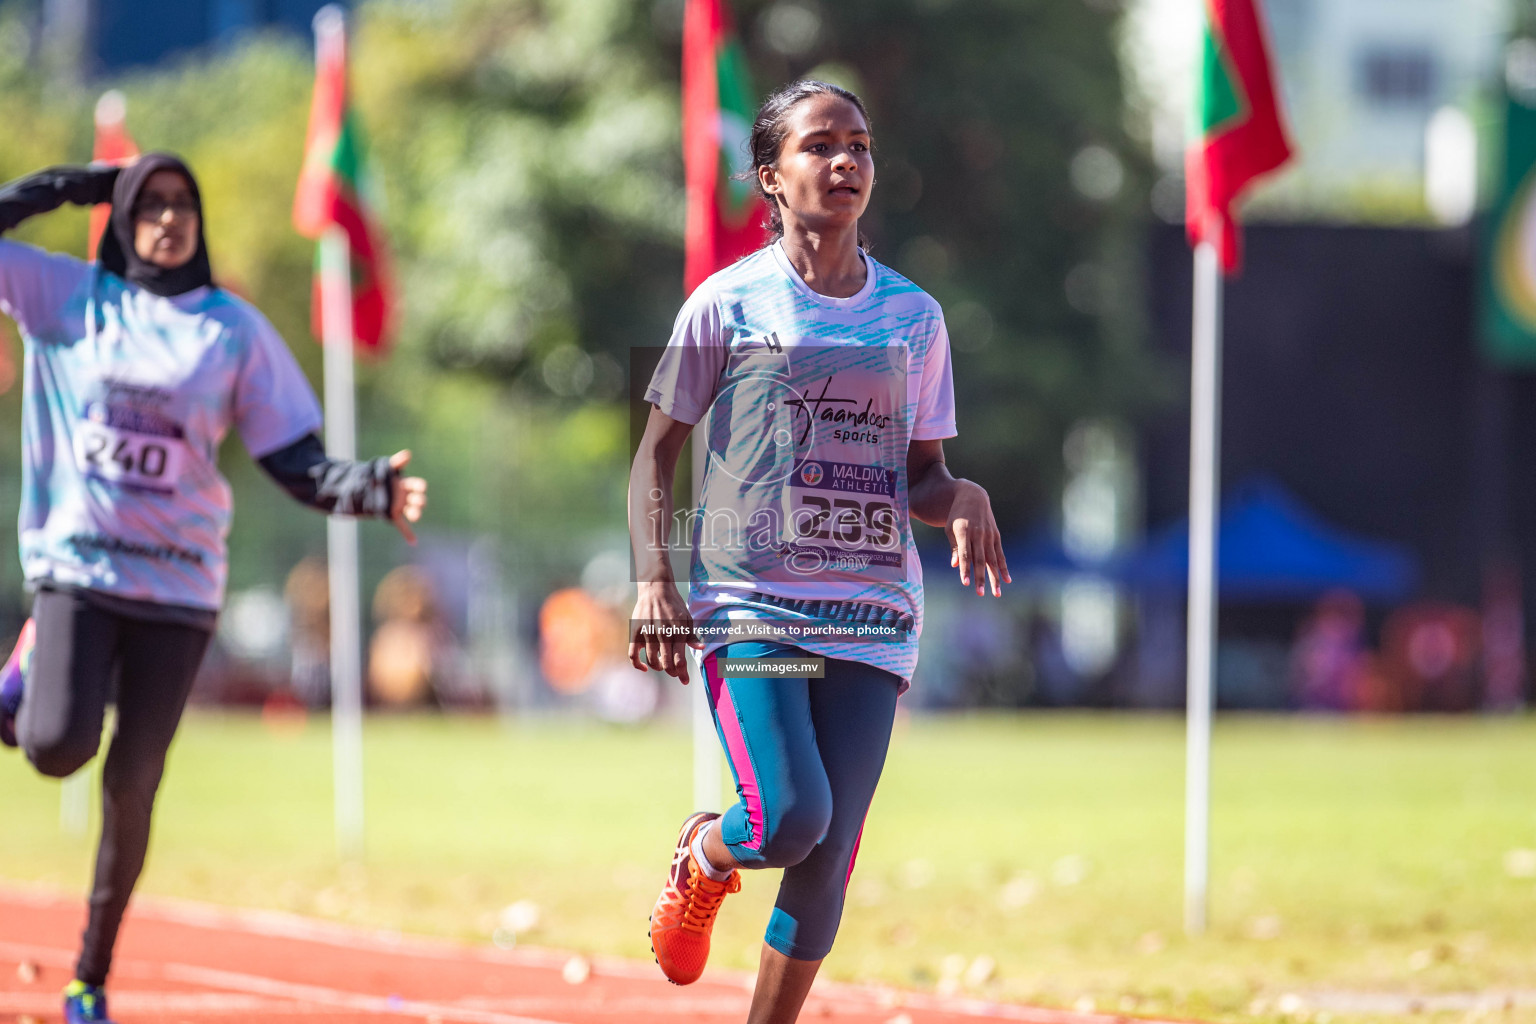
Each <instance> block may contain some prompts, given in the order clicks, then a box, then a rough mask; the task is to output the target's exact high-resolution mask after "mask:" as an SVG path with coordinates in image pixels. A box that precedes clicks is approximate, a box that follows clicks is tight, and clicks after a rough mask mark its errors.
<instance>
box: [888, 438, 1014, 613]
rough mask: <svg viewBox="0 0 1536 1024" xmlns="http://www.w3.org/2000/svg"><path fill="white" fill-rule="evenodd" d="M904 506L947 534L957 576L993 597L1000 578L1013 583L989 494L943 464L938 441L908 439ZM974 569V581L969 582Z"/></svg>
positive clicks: (999, 592) (941, 444) (998, 593)
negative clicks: (988, 590)
mask: <svg viewBox="0 0 1536 1024" xmlns="http://www.w3.org/2000/svg"><path fill="white" fill-rule="evenodd" d="M907 506H908V509H909V511H910V513H911V515H912V518H913V519H916V520H918V521H919V522H923V523H927V524H928V525H929V526H942V527H944V533H945V535H946V536H947V537H948V538H949V564H950V565H951V566H952V567H954V568H956V569H959V570H960V582H961V583H962V584H964V585H965V586H967V587H969V586H972V585H974V586H975V587H976V593H978V594H981V593H983V592H984V584H986V583H990V584H991V588H992V596H993V597H1001V596H1002V594H1003V589H1002V584H1003V583H1012V582H1013V577H1012V576H1010V575H1009V574H1008V560H1007V559H1006V558H1004V557H1003V536H1002V533H1001V532H1000V531H999V530H998V528H997V519H996V518H995V517H994V516H993V515H992V499H991V498H989V497H988V496H987V492H986V490H985V489H984V488H983V487H982V486H981V485H980V484H978V483H975V482H973V481H970V480H963V479H957V478H956V477H954V476H953V475H951V474H950V472H949V467H948V466H946V465H945V464H944V442H943V441H912V442H911V443H909V444H908V446H907ZM973 573H974V577H975V581H974V584H973V582H972V575H973Z"/></svg>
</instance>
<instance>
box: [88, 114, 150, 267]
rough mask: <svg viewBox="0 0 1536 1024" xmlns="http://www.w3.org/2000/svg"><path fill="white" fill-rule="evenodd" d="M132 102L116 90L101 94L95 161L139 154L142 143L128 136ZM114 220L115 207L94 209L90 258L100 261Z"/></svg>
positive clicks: (120, 160)
mask: <svg viewBox="0 0 1536 1024" xmlns="http://www.w3.org/2000/svg"><path fill="white" fill-rule="evenodd" d="M127 122H128V103H127V101H126V100H125V99H124V98H123V94H122V93H120V92H118V91H117V90H116V89H113V90H111V91H110V92H104V93H102V94H101V99H99V100H97V101H96V144H95V145H94V146H93V147H92V148H91V159H92V160H94V161H95V162H97V163H125V162H127V161H128V160H130V159H132V158H133V157H136V156H138V155H139V146H138V143H136V142H134V141H133V137H132V136H131V135H129V134H128V128H127ZM111 219H112V204H111V203H97V204H96V205H95V206H93V207H91V233H90V239H89V250H90V256H89V258H90V259H93V260H94V259H95V258H96V249H97V247H98V246H100V245H101V236H102V234H103V233H105V231H106V230H107V222H108V221H109V220H111Z"/></svg>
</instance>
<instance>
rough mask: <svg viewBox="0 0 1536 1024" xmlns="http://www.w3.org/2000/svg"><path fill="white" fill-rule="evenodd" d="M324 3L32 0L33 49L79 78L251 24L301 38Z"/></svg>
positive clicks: (198, 44)
mask: <svg viewBox="0 0 1536 1024" xmlns="http://www.w3.org/2000/svg"><path fill="white" fill-rule="evenodd" d="M324 5H325V0H35V7H36V12H37V39H38V50H39V53H40V55H41V56H42V57H43V58H44V59H45V60H46V61H47V62H48V63H49V65H50V66H51V67H52V68H54V69H55V71H56V73H58V74H59V75H61V76H64V77H68V78H71V79H75V80H85V79H89V78H91V77H93V76H96V75H101V74H109V73H112V72H117V71H123V70H126V69H129V68H135V67H143V66H147V65H151V64H157V63H159V62H160V61H161V60H164V59H165V58H167V57H173V56H175V55H176V54H179V53H185V52H188V51H194V50H198V49H201V48H203V47H205V46H208V45H210V44H211V45H217V44H218V43H220V42H221V41H223V40H227V39H230V38H233V37H234V36H237V35H239V34H241V33H243V32H248V31H251V30H253V29H261V28H273V27H276V28H286V29H290V30H292V31H294V32H299V33H303V34H305V35H306V36H307V35H308V34H309V32H310V22H311V20H312V19H313V18H314V16H315V12H316V11H318V10H319V9H320V8H321V7H323V6H324ZM343 6H346V5H343Z"/></svg>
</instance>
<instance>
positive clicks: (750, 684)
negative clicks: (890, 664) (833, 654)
mask: <svg viewBox="0 0 1536 1024" xmlns="http://www.w3.org/2000/svg"><path fill="white" fill-rule="evenodd" d="M774 656H780V657H806V656H807V655H806V653H805V652H804V651H802V650H800V649H798V648H795V647H791V646H788V645H786V644H775V643H737V644H730V645H729V646H726V647H722V648H720V649H719V650H717V651H715V652H714V653H712V654H711V655H710V656H709V657H708V658H706V659H705V660H704V675H705V679H706V681H707V683H708V687H709V703H710V707H711V708H712V709H713V710H714V714H715V729H716V730H717V731H718V732H719V734H720V742H721V743H722V744H724V746H725V753H726V757H727V759H728V760H729V761H730V763H731V774H732V775H733V776H734V778H735V780H736V795H737V797H738V799H737V802H736V803H735V804H733V805H732V806H731V807H730V808H729V809H728V810H726V812H725V815H724V817H722V818H721V819H720V835H721V838H722V839H724V840H725V844H726V846H728V847H729V848H730V851H731V854H732V855H733V856H735V858H736V859H737V860H738V861H740V862H741V865H742V866H743V867H744V868H749V869H750V868H783V869H784V877H783V880H782V882H781V883H780V884H779V898H778V901H777V902H776V903H775V904H774V908H773V916H772V917H771V918H770V919H769V921H768V933H767V935H766V936H765V939H766V941H767V943H768V945H770V946H772V947H773V948H774V949H776V950H778V951H779V952H780V953H783V954H784V955H785V956H788V957H792V958H794V959H796V960H820V959H821V958H822V957H824V956H826V955H827V953H828V952H829V951H830V950H831V949H832V938H833V936H835V935H836V934H837V925H838V922H839V921H840V920H841V918H842V916H843V897H844V895H845V893H846V891H847V888H848V879H849V877H850V876H851V875H852V874H853V861H854V858H855V857H856V856H857V855H858V852H859V838H860V836H861V835H862V834H863V832H864V816H865V815H866V814H867V813H868V811H869V804H870V801H871V800H872V799H873V798H874V795H875V785H876V783H878V782H879V781H880V771H881V769H882V768H883V767H884V766H885V753H886V749H887V748H888V747H889V745H890V740H891V723H892V722H893V721H894V720H895V717H896V693H897V689H898V687H899V686H900V682H901V681H900V680H899V679H898V678H897V677H896V676H894V675H893V674H891V673H890V672H886V671H883V670H881V669H878V668H874V667H872V666H869V665H864V664H861V663H859V662H854V661H840V660H837V659H833V658H828V659H827V661H826V666H827V667H826V678H824V679H806V678H803V677H802V678H798V679H797V678H788V679H784V678H777V677H775V678H767V679H764V678H741V677H735V676H733V677H731V678H730V679H725V678H722V676H721V674H720V671H719V668H718V666H717V665H716V659H717V658H719V657H726V658H768V657H774Z"/></svg>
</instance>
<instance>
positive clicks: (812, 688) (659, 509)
mask: <svg viewBox="0 0 1536 1024" xmlns="http://www.w3.org/2000/svg"><path fill="white" fill-rule="evenodd" d="M751 148H752V160H753V166H754V173H755V175H756V179H757V182H758V185H759V187H760V188H761V191H762V193H763V196H764V198H765V200H766V202H767V204H768V208H769V224H770V228H771V229H772V231H773V234H774V236H775V237H774V239H773V240H772V241H771V242H770V244H769V245H768V246H766V247H765V248H764V249H762V250H761V251H759V252H757V253H756V254H754V255H752V256H749V257H747V258H745V259H743V260H741V261H739V262H737V263H736V264H735V265H734V266H731V267H729V268H727V269H725V270H722V271H720V272H719V273H717V274H715V275H714V276H712V277H710V278H709V279H708V280H707V281H705V282H704V283H703V284H702V285H701V286H700V287H699V288H698V289H697V290H696V291H695V292H694V293H693V295H692V296H691V297H690V298H689V299H688V301H687V302H686V303H685V304H684V306H683V309H682V312H681V313H680V314H679V316H678V318H677V324H676V326H675V327H674V329H673V334H672V339H671V341H670V343H669V344H668V346H667V349H666V350H665V352H664V354H663V355H662V357H661V362H660V364H659V366H658V369H657V371H656V374H655V376H654V378H653V379H652V382H651V387H650V390H649V391H648V392H647V394H646V399H647V401H649V402H650V403H652V405H653V406H654V408H653V409H652V410H651V412H650V419H649V421H648V423H647V426H646V431H645V435H644V437H643V439H642V440H641V442H640V446H639V451H638V453H637V454H636V456H635V462H634V467H633V471H632V474H631V480H630V532H631V539H632V543H633V545H634V550H635V558H636V568H637V572H638V574H639V575H638V576H637V577H636V578H637V579H638V580H640V581H641V582H640V584H639V600H638V603H637V604H636V606H635V612H634V618H635V620H636V623H637V626H636V632H635V635H634V637H633V638H632V643H631V644H630V660H631V661H632V662H633V664H634V665H635V667H636V668H640V669H643V668H644V667H646V666H645V665H643V664H642V658H643V659H644V661H645V662H646V663H648V664H649V666H651V667H656V668H660V669H662V670H664V671H666V672H667V673H669V674H671V675H674V676H676V677H678V678H679V679H680V680H681V681H682V682H684V683H687V682H688V668H687V662H686V660H685V657H684V650H685V646H687V641H686V640H685V639H684V638H682V637H678V636H676V635H675V634H669V633H666V632H662V633H658V632H657V631H655V630H654V629H648V628H647V627H651V626H654V625H657V624H662V625H672V626H678V625H682V626H687V627H689V628H696V629H697V630H698V633H697V634H696V636H697V637H698V639H697V640H695V641H693V645H694V646H697V647H701V648H702V649H703V652H704V663H703V664H704V676H705V685H706V687H707V689H708V696H709V702H710V706H711V708H712V709H713V711H714V717H715V723H716V727H717V730H718V732H719V736H720V740H721V742H722V743H723V745H724V747H725V751H726V754H727V756H728V759H729V761H730V763H731V770H732V773H733V775H734V777H735V781H736V792H737V796H738V797H739V800H738V802H737V803H735V804H734V805H732V806H731V807H730V808H729V809H728V810H727V811H726V812H725V814H724V815H716V814H711V813H707V812H699V813H695V814H693V815H691V816H689V818H688V819H687V820H686V821H685V822H684V823H683V830H682V834H681V835H680V836H679V838H678V842H677V847H676V850H675V853H674V857H673V861H672V868H671V871H670V872H669V874H668V877H667V881H666V884H665V886H664V887H663V889H662V893H661V896H660V898H659V899H658V900H657V902H656V906H655V909H654V910H653V912H652V915H651V930H650V935H651V944H652V949H653V951H654V952H655V955H656V959H657V962H658V963H659V964H660V966H661V969H662V971H663V973H665V974H666V976H667V977H668V978H669V979H670V980H672V981H673V982H675V983H677V984H683V985H685V984H688V983H690V982H692V981H694V980H696V979H697V978H698V977H699V975H700V973H701V972H702V971H703V969H704V964H705V960H706V958H707V956H708V953H709V938H710V933H711V931H712V929H713V925H714V919H715V915H716V912H717V910H718V908H719V906H720V902H721V900H722V899H723V898H724V897H725V895H726V894H727V893H731V892H735V891H736V890H737V889H738V888H739V887H740V880H739V876H738V874H737V871H738V869H757V868H783V869H784V874H783V880H782V883H781V885H780V888H779V896H778V901H777V903H776V905H775V908H774V911H773V915H772V917H771V919H770V920H769V922H768V929H767V935H766V941H765V945H764V946H763V951H762V956H761V961H760V965H759V968H758V978H757V987H756V989H755V991H754V994H753V998H752V1008H751V1012H750V1015H749V1017H748V1021H749V1022H750V1024H787V1022H790V1021H793V1020H795V1019H796V1017H797V1015H798V1014H799V1011H800V1007H801V1005H802V1003H803V1002H804V1000H805V996H806V993H807V991H808V990H809V988H810V985H811V982H812V980H813V979H814V978H815V976H816V971H817V969H818V968H819V967H820V965H821V961H822V958H823V957H825V956H826V955H827V953H828V951H829V950H830V949H831V948H832V939H833V936H834V934H835V933H836V931H837V926H838V922H839V919H840V918H841V915H842V908H843V897H844V891H845V889H846V887H847V882H848V878H849V875H850V874H851V872H852V870H853V861H854V856H855V854H856V853H857V852H858V844H859V837H860V835H861V833H862V831H863V825H864V817H865V813H866V812H867V810H868V808H869V804H870V800H871V798H872V797H873V796H874V791H875V784H876V782H877V781H878V780H879V778H880V772H881V769H882V767H883V766H884V762H885V755H886V749H887V746H888V743H889V740H890V734H891V725H892V721H893V719H894V716H895V711H896V698H897V695H898V694H899V693H900V692H901V691H902V690H904V689H905V688H906V687H907V685H908V684H909V682H910V679H911V676H912V670H913V667H914V666H915V664H916V662H917V638H918V634H919V632H920V631H921V627H922V617H923V601H922V576H921V571H920V568H919V565H918V559H917V550H916V547H915V545H914V543H913V540H912V536H911V527H910V520H909V517H915V518H917V519H919V520H921V521H923V522H925V523H929V524H931V525H934V526H943V527H944V528H945V530H946V532H947V534H948V536H949V540H950V546H951V565H953V566H954V567H956V568H957V569H958V570H959V575H960V579H961V582H962V583H964V584H965V585H967V586H972V585H974V586H975V587H976V592H977V593H978V594H980V593H982V590H983V581H984V578H985V580H986V581H987V582H989V583H990V586H991V590H992V593H993V594H994V595H998V594H999V593H1000V583H1001V582H1005V581H1008V579H1009V577H1008V570H1007V567H1006V565H1005V564H1004V561H1003V555H1002V546H1001V538H1000V536H999V534H998V530H997V525H996V522H995V520H994V519H993V516H992V509H991V503H990V501H989V499H988V497H987V493H986V491H984V490H983V489H982V488H981V487H980V486H978V485H976V484H974V483H971V482H970V481H968V480H958V479H956V478H955V477H953V476H951V475H950V473H949V470H948V469H947V468H946V467H945V465H944V450H943V440H942V439H943V438H946V437H953V436H954V435H955V409H954V392H953V386H952V382H951V376H950V363H949V340H948V336H947V334H946V333H945V328H944V319H943V314H942V313H941V311H940V309H939V307H938V304H937V303H935V302H934V301H933V299H932V298H930V297H929V296H928V295H927V294H925V293H924V292H923V291H922V290H921V289H919V288H918V287H917V286H916V285H914V284H912V283H911V282H910V281H908V280H906V279H905V278H903V277H902V276H901V275H899V274H897V273H895V272H894V271H892V270H890V269H888V268H886V267H884V266H882V265H881V264H879V263H877V262H876V261H875V260H873V259H871V258H870V257H869V256H868V255H867V254H865V252H864V251H863V249H862V248H861V247H860V241H859V217H860V215H862V214H863V212H864V210H865V208H866V207H867V206H868V204H869V195H870V190H871V188H872V186H873V185H874V164H873V160H872V158H871V156H870V132H869V124H868V118H867V116H866V115H865V112H864V106H863V104H862V103H861V102H860V101H859V99H858V97H856V96H854V95H853V94H852V93H850V92H848V91H846V90H844V89H841V88H839V87H837V86H833V85H828V84H825V83H822V82H814V81H800V82H795V83H792V84H791V85H788V86H786V87H784V88H783V89H781V90H780V91H779V92H777V93H775V94H774V95H773V96H771V97H769V98H768V100H767V101H766V102H765V103H764V104H763V107H762V109H761V110H760V111H759V112H758V116H757V120H756V123H755V124H754V125H753V128H752V136H751ZM701 423H703V424H704V426H703V427H702V428H701V429H700V434H701V435H702V437H701V438H700V440H699V441H696V442H695V443H700V442H703V443H707V445H708V450H709V465H708V469H707V470H706V473H705V477H704V482H703V489H702V492H701V497H700V505H701V506H702V509H701V514H700V515H699V516H697V518H696V519H695V521H694V523H693V557H692V564H691V572H690V577H691V578H690V599H689V601H688V602H687V603H686V604H685V603H684V602H683V600H682V598H681V596H680V595H679V593H678V590H677V587H676V584H675V583H674V581H673V577H672V572H671V564H670V561H669V558H668V549H667V544H668V535H669V532H670V531H669V529H668V527H669V526H670V523H671V517H672V508H671V500H670V499H671V494H672V483H673V476H674V470H675V467H676V464H677V458H678V454H679V450H680V449H681V447H682V444H683V441H684V439H685V438H686V437H688V435H689V432H690V431H691V430H692V429H693V428H694V426H695V425H697V424H701ZM764 628H769V629H771V630H773V631H775V632H776V635H777V639H776V640H774V641H772V642H763V641H760V640H744V639H742V637H751V636H757V635H759V634H760V631H761V630H762V629H764ZM818 672H819V673H820V674H818Z"/></svg>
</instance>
